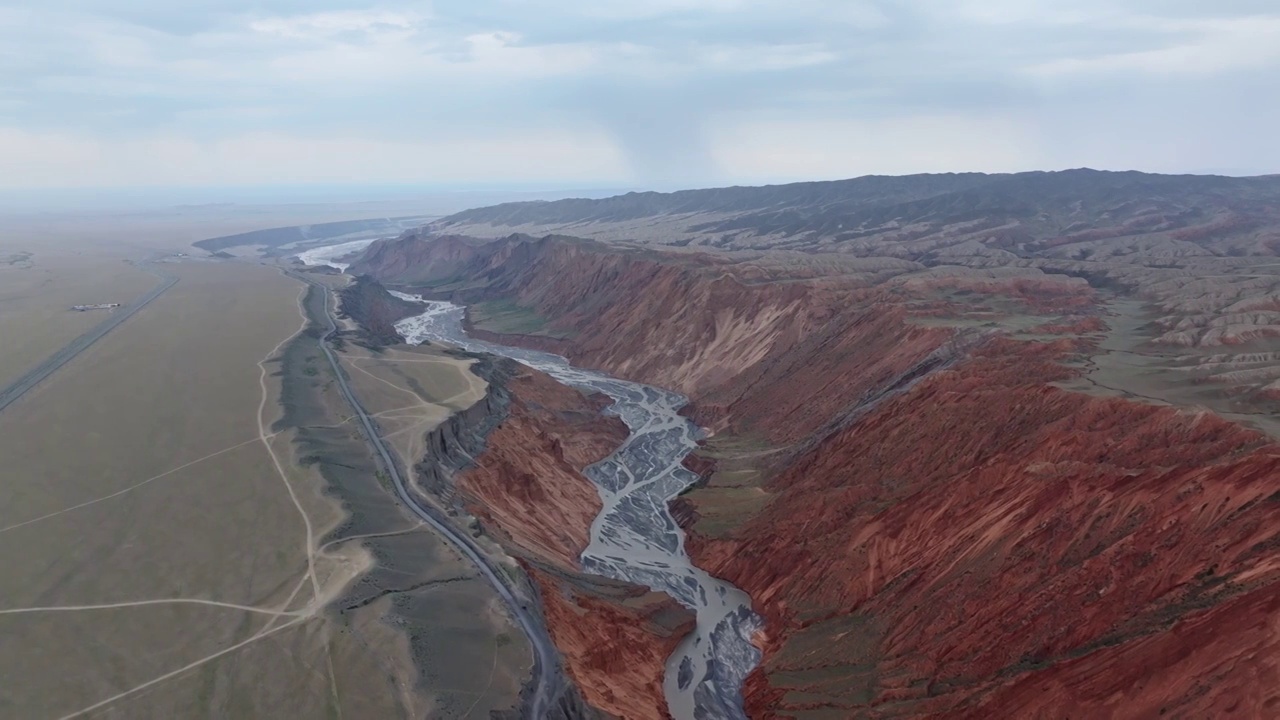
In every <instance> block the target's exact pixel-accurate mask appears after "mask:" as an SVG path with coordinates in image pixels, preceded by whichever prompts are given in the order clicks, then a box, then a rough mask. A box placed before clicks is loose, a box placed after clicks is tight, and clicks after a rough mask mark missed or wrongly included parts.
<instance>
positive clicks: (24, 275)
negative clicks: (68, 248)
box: [0, 245, 160, 387]
mask: <svg viewBox="0 0 1280 720" xmlns="http://www.w3.org/2000/svg"><path fill="white" fill-rule="evenodd" d="M28 252H30V256H29V257H27V259H24V260H18V259H17V258H20V257H25V256H26V255H27V253H28ZM159 283H160V279H159V278H158V277H156V276H155V275H151V274H149V273H146V272H144V271H142V270H139V269H138V268H136V267H134V266H133V265H130V264H128V263H126V262H125V261H124V260H123V259H121V258H102V257H89V256H84V255H78V254H73V253H66V252H48V251H41V252H32V251H29V250H19V249H16V248H15V249H7V248H5V247H4V246H3V245H0V337H2V338H4V340H3V342H0V387H3V386H5V385H8V384H9V383H10V382H12V381H13V380H15V379H16V378H17V377H18V376H20V375H22V373H24V372H26V371H27V370H30V369H31V368H32V367H34V366H35V365H36V364H38V363H39V362H40V361H41V360H43V359H45V358H46V357H48V356H49V355H51V354H53V353H54V352H55V351H56V350H58V349H59V348H61V347H62V346H64V345H66V344H67V343H69V342H71V341H72V340H73V339H75V338H76V337H77V336H79V335H81V334H82V333H84V332H86V331H88V330H89V329H90V328H92V327H94V326H95V325H97V324H98V323H100V322H102V321H103V320H104V319H105V317H106V313H105V312H99V311H95V312H83V313H81V312H72V311H69V310H68V308H70V307H71V306H72V305H82V304H91V303H100V302H119V303H122V304H127V303H129V302H131V301H133V300H134V299H136V298H137V297H139V296H141V295H142V294H143V293H145V292H146V291H147V290H150V289H151V288H153V287H155V286H156V285H157V284H159Z"/></svg>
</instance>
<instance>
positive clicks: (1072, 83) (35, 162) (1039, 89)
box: [0, 0, 1280, 205]
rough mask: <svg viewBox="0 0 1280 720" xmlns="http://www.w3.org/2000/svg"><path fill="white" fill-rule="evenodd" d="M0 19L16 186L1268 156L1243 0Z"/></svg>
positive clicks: (37, 8) (1275, 158)
mask: <svg viewBox="0 0 1280 720" xmlns="http://www.w3.org/2000/svg"><path fill="white" fill-rule="evenodd" d="M0 44H2V45H3V47H5V48H6V49H7V52H5V53H3V54H0V77H3V79H4V83H3V85H2V86H0V87H3V90H0V166H2V167H4V168H6V172H5V173H4V174H3V177H2V178H0V188H6V189H8V190H9V191H13V190H17V189H19V188H20V189H23V190H24V191H31V190H33V189H56V188H82V189H83V188H115V189H120V188H126V189H128V188H142V189H144V190H146V191H148V192H150V191H152V190H154V189H157V188H164V189H165V190H166V192H170V193H174V194H177V190H179V189H180V190H181V191H182V192H181V194H182V195H184V197H185V199H179V200H177V201H176V202H218V201H225V197H224V196H225V195H227V193H226V192H225V189H226V188H237V187H249V188H254V189H255V192H258V191H262V192H265V193H267V194H268V195H269V194H270V192H271V189H272V188H275V187H286V188H298V187H307V186H319V187H321V188H340V189H341V190H342V191H343V192H347V193H348V194H355V193H356V192H357V191H358V189H359V188H361V187H366V186H371V187H373V186H376V187H378V188H383V189H386V188H391V187H403V186H411V187H427V188H441V187H453V188H456V187H459V186H464V187H469V188H477V189H483V190H521V189H525V190H527V189H529V188H575V189H579V188H608V189H619V188H632V187H644V188H656V189H674V188H677V187H692V186H711V185H724V184H734V183H761V182H778V181H787V180H795V179H806V180H809V179H829V178H839V177H851V176H857V175H864V174H873V173H883V174H899V173H913V172H942V171H988V172H1000V171H1016V170H1026V169H1059V168H1066V167H1079V166H1090V167H1096V168H1102V169H1130V168H1132V169H1141V170H1146V171H1153V172H1174V173H1179V172H1219V173H1226V174H1262V173H1270V172H1277V171H1280V141H1278V140H1277V139H1276V134H1275V133H1274V131H1273V128H1274V127H1275V126H1276V124H1277V122H1278V121H1280V95H1278V94H1277V93H1275V92H1274V89H1275V80H1274V78H1275V77H1276V76H1277V72H1280V11H1277V10H1276V9H1275V6H1274V4H1273V3H1269V2H1264V1H1261V0H1224V1H1223V2H1218V3H1213V4H1211V5H1210V4H1205V3H1192V2H1184V1H1177V2H1163V1H1161V2H1158V1H1157V0H1119V1H1118V2H1102V1H1101V0H1084V1H1083V2H1066V1H1065V0H1026V1H1024V2H1009V1H1007V0H1005V1H1000V2H990V1H985V0H984V1H983V2H972V1H965V2H956V3H941V2H933V1H932V0H880V1H865V2H860V1H856V0H855V1H852V2H850V1H847V0H787V1H786V2H783V1H782V0H706V1H702V2H698V1H695V0H653V1H650V2H635V1H627V2H617V1H611V0H610V1H602V2H596V3H589V4H584V3H576V2H568V1H567V0H536V1H534V2H511V1H509V0H466V1H465V2H464V1H450V0H441V1H440V2H434V3H426V2H397V1H396V0H392V1H391V2H386V3H378V4H376V5H375V4H370V3H363V2H354V1H351V0H346V1H344V0H321V1H320V2H306V3H303V2H298V1H297V0H264V1H261V2H247V1H246V0H230V1H228V2H210V1H207V0H205V1H201V2H193V3H182V4H179V5H174V4H171V3H161V2H156V1H154V0H94V1H93V2H89V1H88V0H51V1H50V2H45V3H40V4H38V5H34V6H33V5H27V4H19V3H15V2H7V3H4V5H3V6H0ZM190 188H195V189H204V188H210V189H211V190H210V192H194V193H189V192H186V190H187V189H190ZM388 192H390V191H388ZM288 194H289V193H287V192H286V193H283V195H288ZM378 195H379V197H378V198H377V199H380V200H385V199H387V197H388V196H387V193H386V192H380V193H378ZM15 197H16V198H17V199H15ZM63 197H71V196H63ZM261 201H262V202H289V201H290V200H288V199H287V198H285V197H280V198H275V197H263V198H261ZM15 202H17V203H22V202H23V200H22V196H13V195H12V194H9V204H10V205H12V204H13V203H15ZM67 202H68V203H72V204H74V203H76V202H78V201H76V200H74V198H72V199H68V200H67ZM473 204H481V203H473Z"/></svg>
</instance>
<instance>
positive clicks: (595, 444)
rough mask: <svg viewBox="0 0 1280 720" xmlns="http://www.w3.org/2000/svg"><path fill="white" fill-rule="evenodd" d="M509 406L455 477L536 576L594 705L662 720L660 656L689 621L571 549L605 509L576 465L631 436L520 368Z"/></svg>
mask: <svg viewBox="0 0 1280 720" xmlns="http://www.w3.org/2000/svg"><path fill="white" fill-rule="evenodd" d="M507 389H508V390H509V391H510V393H511V403H510V406H509V414H508V416H507V418H506V420H504V421H503V423H502V424H501V425H500V426H499V427H498V428H497V429H495V430H494V431H493V432H492V433H491V434H490V435H489V438H488V440H487V443H486V450H485V452H483V453H482V454H481V455H480V456H479V457H477V458H476V463H475V466H474V467H472V468H470V469H468V470H467V471H465V472H464V473H462V474H461V476H460V477H459V478H458V489H459V490H460V491H461V492H462V493H463V495H464V496H465V497H466V498H467V499H468V503H467V504H468V507H469V509H470V510H471V511H472V512H473V513H474V514H475V515H476V516H477V517H479V518H481V519H482V521H483V522H484V524H485V526H486V527H487V528H488V529H489V530H490V532H491V533H494V534H496V535H498V536H499V537H501V538H502V539H503V540H504V542H505V544H506V545H507V547H508V548H510V549H511V551H512V552H513V553H514V554H516V555H517V556H518V557H520V558H521V559H522V561H523V565H524V566H525V569H526V570H527V571H528V572H529V574H530V576H531V577H532V578H533V580H534V582H535V583H536V584H537V586H538V588H539V590H540V592H541V596H542V601H543V610H544V613H545V615H546V618H547V623H548V629H549V631H550V633H551V638H552V640H553V641H554V642H555V644H556V646H557V647H558V648H559V649H560V651H561V653H562V655H563V657H564V659H565V664H566V670H567V672H568V673H569V676H570V677H571V678H572V679H573V680H574V683H575V684H576V685H577V686H578V688H579V689H580V690H581V692H582V694H583V696H584V697H585V699H586V700H587V702H588V703H590V704H591V705H592V706H593V707H596V708H599V709H601V710H603V711H605V712H607V713H609V714H610V715H614V716H617V717H620V718H664V717H667V714H666V709H665V708H666V701H665V699H664V697H663V693H662V678H663V674H664V671H665V663H666V659H667V657H669V656H670V655H671V653H672V652H674V651H675V647H676V645H677V644H679V642H680V640H681V638H683V637H684V635H685V634H687V633H688V632H689V631H691V630H692V628H693V616H692V613H690V612H689V611H687V610H685V609H684V608H683V607H681V606H680V605H679V604H678V603H676V602H675V601H674V600H672V599H671V598H670V597H668V596H666V595H663V594H660V593H654V592H649V591H648V590H647V589H645V588H642V587H639V586H635V585H630V584H627V583H619V582H614V581H610V580H606V579H603V578H594V577H591V576H588V575H585V574H583V573H581V572H579V570H580V566H579V563H578V556H579V555H580V554H581V553H582V551H583V549H585V548H586V546H587V543H588V542H589V533H590V529H591V522H592V520H594V519H595V516H596V515H597V514H598V513H599V511H600V508H601V503H600V498H599V495H598V494H597V491H596V489H595V487H594V486H593V485H592V484H591V483H590V481H588V480H587V479H586V478H585V477H583V475H582V474H581V472H580V471H581V470H582V468H584V467H586V466H587V465H590V464H592V463H594V462H596V461H598V460H601V459H603V458H604V457H605V456H606V455H608V454H609V453H610V452H612V451H613V450H614V448H616V447H617V446H618V445H619V444H621V443H622V441H623V440H624V439H626V437H627V429H626V426H625V425H623V423H622V421H621V420H618V419H617V418H612V417H605V416H603V415H602V414H601V413H600V410H601V409H602V408H603V407H604V403H605V402H607V401H605V400H603V399H602V398H599V397H591V398H588V397H584V396H583V395H582V394H581V393H579V392H577V391H575V390H573V389H571V388H568V387H565V386H563V385H560V384H559V383H557V382H555V381H554V380H552V379H551V378H550V377H548V376H546V375H544V374H542V373H540V372H536V371H533V370H528V369H527V368H522V369H521V371H520V374H518V375H517V376H515V377H513V378H511V379H510V380H509V381H508V382H507Z"/></svg>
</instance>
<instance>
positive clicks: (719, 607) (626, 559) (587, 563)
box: [392, 293, 760, 720]
mask: <svg viewBox="0 0 1280 720" xmlns="http://www.w3.org/2000/svg"><path fill="white" fill-rule="evenodd" d="M392 294H393V295H395V296H396V297H399V298H401V299H404V300H410V301H413V302H420V303H423V304H424V305H425V308H426V311H425V312H424V313H422V314H421V315H417V316H415V317H410V318H406V319H404V320H401V321H400V322H399V323H397V324H396V330H397V331H399V332H400V334H401V335H402V336H404V338H405V340H406V342H409V343H410V344H415V345H416V344H421V343H423V342H426V341H435V342H442V343H448V344H450V345H455V346H458V347H460V348H463V349H466V350H470V351H472V352H485V353H491V354H494V355H502V356H505V357H509V358H512V359H513V360H516V361H518V362H521V363H523V364H525V365H528V366H529V367H532V368H535V369H537V370H541V371H542V372H545V373H547V374H548V375H550V376H552V377H554V378H555V379H556V380H559V381H560V382H562V383H565V384H566V385H570V386H572V387H576V388H579V389H581V390H586V391H588V392H601V393H604V394H606V395H608V396H609V397H611V398H613V400H614V404H613V405H612V406H611V407H610V409H609V411H608V412H610V413H613V414H615V415H617V416H618V417H620V418H621V419H622V420H623V422H625V423H626V424H627V427H628V428H630V430H631V435H630V437H628V438H627V440H626V442H624V443H623V445H622V446H621V447H620V448H618V450H617V451H615V452H614V453H613V454H612V455H610V456H609V457H607V458H605V459H604V460H602V461H600V462H598V463H596V464H595V465H592V466H591V467H588V468H587V469H586V470H585V471H584V472H585V474H586V476H587V477H588V478H590V479H591V481H592V482H593V483H595V485H596V487H597V488H598V489H599V491H600V498H601V500H603V502H604V509H603V510H602V511H601V512H600V514H599V515H598V516H597V517H596V519H595V522H594V523H593V524H592V527H591V543H590V545H589V546H588V547H587V549H586V550H585V551H584V552H583V553H582V565H583V567H584V569H586V570H587V571H588V572H592V573H595V574H598V575H603V576H606V577H610V578H614V579H618V580H626V581H629V582H634V583H638V584H641V585H645V586H648V587H650V588H652V589H654V590H660V591H663V592H666V593H668V594H670V595H671V596H672V597H674V598H675V599H676V600H678V601H679V602H680V603H682V604H683V605H685V606H686V607H688V608H690V609H692V610H693V611H694V612H695V613H696V614H697V629H696V630H695V631H694V633H692V634H691V635H690V636H689V637H687V638H686V639H685V640H684V642H683V643H682V644H681V645H680V647H679V648H678V649H677V650H676V652H675V654H673V655H672V656H671V658H670V659H669V660H668V661H667V669H666V678H665V682H664V690H665V693H666V699H667V704H668V707H669V709H670V711H671V714H672V716H673V717H675V718H676V719H677V720H691V719H696V720H712V719H717V720H718V719H720V718H724V719H726V720H728V719H733V720H736V719H739V718H746V713H745V712H744V711H743V707H742V683H743V681H744V680H745V679H746V676H747V674H748V673H749V672H751V670H752V669H753V668H754V667H755V666H756V665H757V664H758V663H759V662H760V651H759V650H758V649H757V648H756V647H755V646H754V645H752V644H751V642H750V638H751V636H752V634H753V633H754V632H755V631H756V630H757V629H758V628H759V627H760V618H759V617H758V616H757V615H755V614H754V613H753V612H752V611H751V602H750V598H748V597H747V595H746V593H744V592H742V591H741V590H739V589H738V588H736V587H734V586H732V585H730V584H729V583H726V582H724V581H722V580H718V579H716V578H713V577H711V576H710V575H708V574H707V573H706V572H704V571H702V570H701V569H699V568H697V567H694V565H693V563H692V562H691V561H690V560H689V557H688V555H686V554H685V550H684V533H683V532H682V531H681V530H680V528H679V527H678V526H677V525H676V522H675V519H674V518H672V516H671V513H670V511H669V510H668V507H667V501H668V500H670V499H672V498H674V497H676V496H677V495H678V494H679V493H680V492H681V491H683V490H684V489H685V488H687V487H689V486H690V485H691V484H693V483H694V482H695V481H696V480H697V476H696V475H694V474H693V473H692V472H690V471H689V470H688V469H686V468H685V467H684V466H683V465H682V464H681V463H682V461H683V460H684V458H685V456H687V455H688V454H689V453H690V452H692V451H693V449H694V448H695V447H696V445H697V440H698V437H699V435H700V433H701V431H700V429H699V428H698V427H697V426H695V425H694V424H693V423H691V422H690V421H689V420H688V419H686V418H685V417H683V416H682V415H680V414H679V412H678V411H679V410H680V408H681V407H683V406H684V405H685V403H686V399H685V398H684V397H683V396H681V395H678V394H676V393H673V392H669V391H667V390H662V389H660V388H655V387H651V386H648V385H641V384H639V383H633V382H627V381H625V380H619V379H617V378H612V377H609V376H608V375H604V374H601V373H598V372H592V371H589V370H583V369H580V368H575V367H573V366H572V365H570V364H569V362H568V360H566V359H565V358H562V357H560V356H558V355H552V354H549V353H543V352H538V351H534V350H525V349H523V348H515V347H507V346H504V345H496V344H494V343H489V342H484V341H481V340H476V339H475V338H472V337H469V336H468V335H467V334H466V332H465V331H464V329H463V316H464V312H465V311H464V309H463V308H462V307H461V306H458V305H453V304H451V303H446V302H435V301H427V300H423V299H422V298H421V297H418V296H415V295H406V294H403V293H392Z"/></svg>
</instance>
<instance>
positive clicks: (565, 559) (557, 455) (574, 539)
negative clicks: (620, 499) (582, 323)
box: [457, 366, 627, 570]
mask: <svg viewBox="0 0 1280 720" xmlns="http://www.w3.org/2000/svg"><path fill="white" fill-rule="evenodd" d="M512 372H513V375H512V376H511V377H509V378H508V379H506V380H505V383H504V384H505V392H506V393H509V396H510V402H509V405H508V408H507V413H506V417H505V419H504V420H503V422H502V423H501V424H500V425H498V426H497V427H496V429H494V430H493V431H492V432H491V433H489V439H488V443H487V446H488V449H487V450H486V451H485V452H484V453H483V454H481V455H479V456H478V457H476V459H475V462H474V464H473V466H472V467H470V468H469V469H468V470H467V472H465V473H463V474H462V476H461V477H459V478H458V480H457V487H458V489H459V490H460V491H461V492H462V493H463V494H464V495H465V496H466V498H467V505H468V509H469V510H471V511H472V512H473V513H474V514H475V515H476V516H477V517H479V518H480V519H481V520H482V521H483V522H484V523H485V525H486V526H487V527H491V528H492V529H493V531H494V532H498V533H502V534H503V535H505V539H506V541H507V542H508V543H509V544H511V545H514V546H515V547H516V548H519V550H520V551H521V552H522V553H524V554H527V555H529V556H532V557H536V558H539V559H541V560H544V561H547V562H549V563H550V564H552V565H554V566H556V567H559V568H562V569H566V570H569V569H575V568H577V567H578V556H579V555H580V554H581V553H582V551H583V550H584V549H585V548H586V547H587V544H588V542H590V538H589V537H588V536H589V533H590V530H591V522H592V521H593V520H594V519H595V517H596V515H598V514H599V513H600V509H601V507H602V504H601V502H600V495H599V492H598V491H597V490H596V488H595V486H593V485H592V484H591V483H590V482H589V481H588V480H587V479H586V478H584V477H583V476H582V474H581V471H582V469H583V468H585V467H586V466H588V465H590V464H592V463H594V462H596V461H598V460H601V459H603V458H604V457H605V456H607V455H608V454H609V453H611V452H613V450H614V449H615V448H616V447H618V446H619V445H621V444H622V441H623V440H626V438H627V427H626V425H624V424H623V423H622V421H621V420H619V419H618V418H615V417H605V416H602V415H601V414H600V410H601V407H600V405H599V404H597V403H595V402H592V400H591V399H590V398H587V397H584V396H583V395H582V394H580V393H578V392H577V391H575V390H572V389H569V388H566V387H564V386H562V385H559V384H558V383H556V381H554V380H552V379H551V378H550V377H548V376H547V375H545V374H543V373H540V372H537V371H534V370H530V369H528V368H525V367H523V366H519V367H517V368H514V369H513V370H512Z"/></svg>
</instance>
